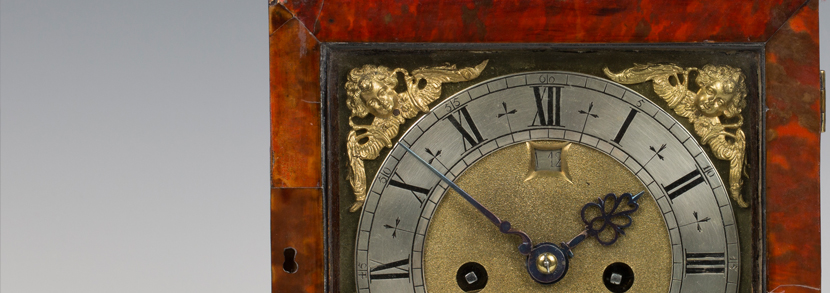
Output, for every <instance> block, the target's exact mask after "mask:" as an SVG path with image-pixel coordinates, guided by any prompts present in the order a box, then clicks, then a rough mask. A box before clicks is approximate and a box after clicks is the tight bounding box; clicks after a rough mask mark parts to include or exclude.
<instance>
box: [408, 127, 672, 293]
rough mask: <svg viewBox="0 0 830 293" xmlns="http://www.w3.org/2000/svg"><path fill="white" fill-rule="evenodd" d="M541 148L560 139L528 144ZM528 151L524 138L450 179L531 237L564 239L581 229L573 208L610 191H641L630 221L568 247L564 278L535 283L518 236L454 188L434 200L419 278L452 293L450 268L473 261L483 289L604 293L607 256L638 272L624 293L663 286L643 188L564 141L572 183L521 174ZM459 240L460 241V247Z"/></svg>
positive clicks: (599, 156) (660, 244) (651, 207)
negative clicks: (603, 238) (613, 234)
mask: <svg viewBox="0 0 830 293" xmlns="http://www.w3.org/2000/svg"><path fill="white" fill-rule="evenodd" d="M534 144H537V145H540V146H542V147H554V146H557V145H563V144H564V143H562V142H556V141H544V142H534ZM530 158H531V155H530V149H529V148H528V147H527V146H526V145H524V144H517V145H513V146H509V147H507V148H505V149H502V150H499V151H497V152H495V153H493V154H491V155H489V156H487V157H485V158H483V159H481V160H480V161H479V162H478V163H476V164H475V165H473V166H472V167H470V169H468V170H467V171H466V172H465V173H464V174H463V175H462V176H461V177H460V178H459V179H458V180H457V181H456V182H457V183H458V184H459V186H461V187H462V188H463V189H464V190H466V191H467V192H470V193H471V194H475V195H476V199H477V200H479V201H480V202H481V203H482V204H483V205H485V206H487V207H488V208H490V209H491V210H492V211H493V212H494V213H496V214H498V215H500V217H502V218H504V219H505V220H509V221H510V222H511V223H512V224H513V226H514V227H516V228H518V229H520V230H522V231H525V232H527V233H528V234H529V235H530V237H531V238H532V239H533V240H534V241H535V242H537V243H541V242H552V243H559V242H563V241H567V240H570V239H571V238H572V237H574V236H575V235H576V234H578V233H579V232H581V230H582V229H584V224H583V223H582V222H581V219H580V215H579V211H580V209H581V208H582V206H583V205H584V204H585V203H588V202H591V201H596V198H597V197H599V196H603V195H605V194H607V193H609V192H614V193H616V194H622V193H624V192H638V191H641V190H646V194H645V195H644V197H643V198H642V199H641V200H640V204H641V206H640V209H639V210H638V211H637V212H636V214H635V215H633V219H634V224H633V225H632V226H631V227H629V228H627V229H626V230H625V231H626V234H625V235H624V236H622V237H621V238H620V239H619V240H618V241H617V243H615V244H614V245H611V246H602V245H600V244H599V243H598V242H597V241H585V242H583V243H582V244H580V246H579V247H576V248H575V249H574V254H575V256H574V257H573V258H571V259H570V268H569V270H568V273H567V275H566V276H565V278H563V280H561V281H559V282H558V283H556V284H554V285H541V284H538V283H536V282H534V281H533V280H532V279H530V278H529V277H528V276H527V272H526V269H525V267H524V266H525V259H524V258H523V257H521V255H518V254H517V253H516V246H517V245H518V244H519V242H520V241H519V240H518V238H516V237H510V236H508V235H505V234H502V233H499V231H498V230H497V229H493V227H492V224H490V223H489V222H487V219H486V218H484V217H482V216H481V215H480V214H479V213H478V212H477V211H476V210H475V209H474V208H472V207H471V206H470V205H469V204H467V203H466V202H465V201H464V200H463V199H462V198H461V197H460V196H459V195H458V194H456V193H455V192H454V191H451V192H449V193H448V194H447V195H445V196H444V198H443V199H442V200H441V204H440V205H439V206H438V208H437V210H436V212H435V215H434V217H433V220H432V224H431V225H430V226H429V230H428V232H427V238H426V242H425V247H424V277H425V280H426V288H427V290H429V292H430V293H432V292H457V291H458V285H456V283H455V274H456V270H457V269H458V267H459V266H460V265H461V264H464V263H467V262H478V263H480V264H482V265H483V266H484V267H485V268H486V269H487V272H488V276H489V281H488V285H487V287H485V290H486V291H487V292H605V291H607V289H605V285H604V284H603V281H602V273H603V270H604V269H605V268H606V267H607V266H608V265H610V264H612V263H614V262H624V263H627V264H629V265H630V266H631V267H632V268H633V269H634V271H635V272H637V275H636V276H635V278H636V282H635V285H634V286H633V287H632V288H631V290H630V291H628V292H668V288H669V282H670V281H671V274H672V272H671V265H672V255H671V247H670V243H671V242H670V241H669V236H668V231H667V228H666V224H665V221H664V219H663V217H662V215H661V213H660V209H659V208H658V207H657V204H656V202H655V201H654V199H652V197H651V195H650V194H648V191H647V189H646V188H645V187H644V186H643V185H642V183H641V182H640V181H639V180H638V179H637V177H635V176H634V174H632V173H631V172H630V171H628V169H626V168H625V167H624V166H623V165H622V164H620V163H619V162H617V161H616V160H615V159H613V158H611V157H609V156H607V155H605V154H603V153H601V152H599V151H596V150H593V149H590V148H588V147H585V146H581V145H572V146H570V147H569V155H568V156H567V158H565V160H567V161H568V165H569V166H570V169H571V173H572V177H573V183H571V182H569V181H567V180H565V179H564V178H562V177H558V176H539V177H536V178H534V179H531V180H529V181H526V180H525V176H526V175H527V167H526V166H527V165H528V164H529V161H530ZM459 243H463V245H459Z"/></svg>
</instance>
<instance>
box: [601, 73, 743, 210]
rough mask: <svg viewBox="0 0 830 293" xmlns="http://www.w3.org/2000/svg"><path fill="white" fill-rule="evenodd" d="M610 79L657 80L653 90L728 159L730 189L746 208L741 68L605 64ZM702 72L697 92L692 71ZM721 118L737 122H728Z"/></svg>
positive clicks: (702, 139)
mask: <svg viewBox="0 0 830 293" xmlns="http://www.w3.org/2000/svg"><path fill="white" fill-rule="evenodd" d="M603 71H604V72H605V74H606V75H608V77H609V78H611V80H613V81H616V82H619V83H621V84H635V83H643V82H646V81H649V80H650V81H652V84H653V87H654V92H655V93H657V95H659V96H660V98H662V99H663V100H665V101H666V102H668V106H669V108H671V109H672V110H674V112H675V113H677V115H680V116H683V117H686V118H688V119H689V122H691V123H692V124H693V125H694V130H695V133H696V134H697V135H698V137H699V139H700V143H701V144H702V145H709V147H710V148H711V150H712V153H713V154H714V155H715V157H717V158H718V159H721V160H728V161H729V193H730V195H731V197H732V199H733V200H735V202H736V203H737V204H738V205H739V206H741V207H744V208H746V207H749V203H748V202H747V201H746V200H744V199H743V197H742V196H741V185H742V184H743V178H742V176H743V168H744V165H745V163H746V153H745V149H746V136H745V135H744V132H743V130H741V125H743V121H744V119H743V116H741V110H742V109H743V108H744V107H745V106H746V101H745V99H744V98H745V97H746V94H747V90H746V76H745V75H744V74H743V72H741V70H740V69H737V68H733V67H730V66H725V65H705V66H703V69H697V68H694V67H690V68H681V67H679V66H677V65H674V64H645V65H643V64H635V66H634V67H632V68H629V69H626V70H623V71H622V72H620V73H613V72H611V71H610V70H609V69H608V68H605V69H603ZM691 72H697V74H698V75H697V77H696V79H695V82H696V83H697V86H698V87H699V88H700V89H699V90H698V91H697V93H695V92H693V91H691V90H690V89H689V74H690V73H691ZM722 119H728V121H735V122H734V123H723V121H722Z"/></svg>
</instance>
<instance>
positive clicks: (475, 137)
mask: <svg viewBox="0 0 830 293" xmlns="http://www.w3.org/2000/svg"><path fill="white" fill-rule="evenodd" d="M458 115H459V116H461V117H462V118H464V120H463V121H466V122H467V127H469V128H470V131H472V132H473V134H472V135H470V132H468V131H467V129H465V128H464V126H462V125H461V123H460V122H459V121H458V120H457V119H455V116H453V115H449V116H447V120H449V121H450V123H452V126H454V127H455V129H458V132H460V133H461V136H462V137H463V138H464V141H465V143H463V145H464V151H467V143H469V144H470V147H471V148H472V147H475V146H476V145H477V144H479V143H481V142H482V141H483V140H484V138H483V137H481V132H479V131H478V128H477V127H476V124H475V123H474V122H473V118H471V117H470V112H468V111H467V108H466V107H465V108H461V109H458Z"/></svg>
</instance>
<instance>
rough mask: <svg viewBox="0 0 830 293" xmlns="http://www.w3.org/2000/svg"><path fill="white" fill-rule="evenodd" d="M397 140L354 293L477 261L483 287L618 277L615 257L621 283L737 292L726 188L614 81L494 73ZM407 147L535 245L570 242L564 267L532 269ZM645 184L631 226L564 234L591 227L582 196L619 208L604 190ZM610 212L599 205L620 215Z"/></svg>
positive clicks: (380, 181) (379, 186)
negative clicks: (542, 278)
mask: <svg viewBox="0 0 830 293" xmlns="http://www.w3.org/2000/svg"><path fill="white" fill-rule="evenodd" d="M399 144H402V145H404V146H407V147H409V148H410V149H411V150H412V151H413V152H414V153H415V155H413V154H410V153H408V152H407V151H406V150H405V149H404V147H402V146H400V145H395V146H393V148H392V150H391V152H390V154H389V155H388V156H387V157H386V159H385V161H384V162H383V164H382V165H381V166H380V168H379V169H378V172H377V175H376V176H375V179H374V181H373V182H372V183H371V185H370V187H369V188H368V191H367V193H366V199H365V204H364V206H363V210H362V212H361V218H360V223H359V225H358V233H357V241H356V250H355V254H356V255H355V272H356V284H357V290H358V292H458V291H459V290H461V291H463V290H465V288H464V285H463V284H464V283H468V284H475V283H476V282H477V281H480V280H481V279H482V275H483V273H481V267H483V269H484V270H486V272H487V275H488V276H490V277H488V281H487V282H488V284H486V285H485V286H484V290H485V291H487V290H488V288H499V289H491V290H490V291H492V290H495V291H492V292H504V291H510V292H522V291H534V290H540V289H541V290H544V291H549V292H569V291H572V288H601V287H600V286H605V283H611V284H612V285H613V284H615V283H622V282H624V281H628V277H627V276H628V271H626V270H623V269H620V268H612V265H614V264H617V263H622V264H624V265H625V267H627V268H628V269H629V270H630V271H632V273H633V275H634V280H633V285H632V286H631V287H630V292H654V290H655V289H656V290H658V291H667V292H737V289H738V275H739V272H738V270H739V267H740V266H739V265H738V263H739V258H740V253H739V248H738V236H737V230H736V228H735V219H734V216H733V212H732V207H731V205H730V202H729V195H728V192H727V187H726V186H725V185H724V183H723V182H722V181H721V179H720V177H719V176H718V174H717V172H716V171H715V170H714V168H713V166H712V163H711V162H710V161H709V159H708V158H707V156H706V155H705V153H704V152H703V150H702V149H701V147H700V146H699V145H698V144H697V142H696V140H695V139H694V138H693V137H692V136H691V135H690V134H689V132H688V131H687V130H685V128H683V127H682V126H681V125H680V124H679V123H678V122H677V121H676V120H674V118H672V116H671V115H669V114H668V113H666V112H665V111H664V110H662V109H660V108H659V107H658V106H656V105H655V104H653V103H652V102H650V101H649V100H647V99H645V98H643V97H642V96H641V95H639V94H637V93H635V92H633V91H631V90H628V89H627V88H625V87H624V86H621V85H619V84H617V83H614V82H612V81H609V80H605V79H601V78H597V77H593V76H589V75H583V74H578V73H569V72H558V71H548V72H530V73H520V74H513V75H508V76H502V77H498V78H495V79H491V80H489V81H486V82H483V83H480V84H478V85H476V86H473V87H470V88H468V89H466V90H464V91H461V92H459V93H457V94H455V95H453V96H452V97H450V98H448V99H446V100H445V101H443V102H441V103H440V104H438V105H437V106H435V107H434V108H433V109H432V110H431V111H430V112H429V113H427V114H425V115H424V116H423V117H421V118H420V119H419V120H418V121H417V122H415V124H414V125H413V126H412V127H410V128H409V130H407V132H406V133H404V134H403V136H402V137H401V139H400V141H399ZM557 144H558V145H559V146H556V145H557ZM556 150H558V153H557V152H556ZM547 154H549V156H550V157H551V159H553V158H554V157H556V156H557V155H558V157H559V160H560V162H559V163H560V164H559V166H558V167H559V169H556V168H553V167H551V166H546V167H545V166H540V162H543V163H544V160H539V156H540V155H541V156H545V155H547ZM416 156H417V157H420V158H423V159H424V160H425V161H426V163H427V164H429V165H430V166H432V167H434V168H435V169H436V170H438V172H440V173H441V175H443V176H445V177H447V178H448V179H450V180H452V181H453V182H455V183H453V184H458V185H459V186H461V187H466V188H468V189H469V190H467V192H469V194H470V195H471V196H472V197H474V198H475V199H476V200H478V201H480V202H481V203H482V204H483V205H484V206H485V207H487V208H491V209H492V212H493V213H494V214H496V215H498V216H499V217H503V219H504V220H508V221H510V222H511V223H514V225H513V228H515V229H517V230H521V231H523V232H527V234H528V235H529V236H530V239H532V240H533V245H534V247H539V246H541V245H542V244H543V243H547V244H551V245H554V246H557V247H558V248H559V249H562V250H564V251H566V252H568V251H570V252H572V253H573V256H569V257H567V258H568V260H569V263H567V264H564V265H565V266H567V268H568V271H567V273H566V274H565V275H564V276H562V277H561V279H560V280H558V281H557V282H554V283H553V284H540V283H538V282H534V281H533V279H532V278H531V276H530V275H529V274H528V271H530V270H531V269H528V268H529V267H531V266H530V265H528V264H532V263H533V262H529V261H528V256H527V255H525V254H523V253H522V251H521V249H517V246H518V245H519V244H520V243H521V242H522V241H523V240H522V238H521V237H516V236H514V235H510V234H502V233H499V230H500V228H498V227H496V226H494V225H493V224H491V223H489V222H488V220H487V218H486V217H485V216H483V215H482V214H481V213H476V212H475V211H476V209H474V208H472V206H471V205H469V204H468V205H466V206H465V205H464V202H463V200H459V198H460V197H459V194H456V193H455V192H450V191H449V190H451V188H450V184H447V183H446V182H444V181H442V180H441V178H439V176H436V174H433V173H432V172H431V171H430V170H429V169H428V168H427V166H425V165H424V164H422V163H421V162H420V161H418V158H416ZM562 161H565V162H564V163H563V162H562ZM554 165H555V164H554ZM529 174H533V176H529ZM606 179H607V180H606ZM640 191H643V192H644V195H643V196H644V197H643V198H640V199H639V200H638V202H639V204H640V206H639V209H637V210H636V211H634V212H633V213H631V214H630V222H631V223H630V224H631V225H630V226H628V227H627V228H624V230H623V229H619V230H618V231H624V235H622V234H623V233H622V232H619V233H617V232H611V234H608V233H609V232H600V233H598V234H597V235H598V236H597V237H588V239H585V240H583V241H582V244H579V245H578V246H573V245H572V246H573V247H568V245H566V244H562V243H563V242H564V243H573V242H569V241H570V240H571V239H572V238H573V237H574V236H577V235H579V234H580V233H581V232H582V231H584V230H587V229H586V226H591V225H587V224H584V223H589V222H591V217H588V218H587V219H586V216H585V215H584V214H582V213H581V209H582V208H583V207H586V206H588V205H589V203H595V204H599V205H600V206H602V208H603V210H605V211H606V212H608V213H609V214H613V213H614V211H613V209H610V208H608V207H607V206H605V205H603V204H601V201H600V200H598V199H597V198H602V199H605V200H606V203H608V202H610V201H609V200H608V199H609V197H607V196H606V194H608V193H613V194H614V195H615V196H622V195H623V194H625V193H629V195H628V196H629V198H631V194H635V193H638V192H640ZM623 202H625V200H623ZM608 206H610V205H608ZM614 206H616V205H614ZM620 206H622V205H620ZM479 211H480V209H479ZM618 220H619V219H610V218H608V221H609V222H614V223H615V224H616V225H618V226H621V227H622V226H625V223H620V222H618ZM612 230H613V229H612ZM612 230H609V231H612ZM612 236H613V238H614V239H618V241H616V242H614V241H609V239H611V238H609V237H612ZM481 237H483V238H481ZM595 238H596V239H595ZM477 240H478V241H477ZM603 242H605V243H609V242H613V243H609V245H600V243H603ZM534 251H535V250H534ZM638 253H639V254H642V255H638ZM530 256H531V257H535V255H534V254H533V253H531V254H530ZM651 258H654V259H656V261H658V262H659V263H660V264H659V265H658V264H656V263H655V264H653V265H652V264H650V263H648V262H646V260H648V259H651ZM543 263H544V262H543ZM476 264H477V265H478V266H476ZM464 265H467V267H466V269H464V268H462V267H463V266H464ZM663 265H665V266H663ZM523 266H524V267H523ZM548 268H549V269H552V268H550V267H548ZM607 268H611V269H610V270H611V274H610V275H608V276H604V273H605V271H606V269H607ZM465 270H469V272H473V274H472V275H470V274H469V272H467V271H465ZM459 272H460V273H459ZM476 272H478V273H477V274H476ZM600 272H602V273H600ZM459 276H460V278H459ZM638 277H639V278H638ZM522 278H523V279H522ZM456 279H457V280H458V282H457V286H456V287H455V288H453V287H452V280H456ZM647 282H653V283H654V284H652V283H647ZM638 285H639V287H638ZM660 288H662V289H660ZM466 289H469V288H466ZM479 289H480V288H479ZM445 290H448V291H445ZM453 290H454V291H453ZM471 290H476V289H471ZM609 290H610V289H609ZM626 290H629V289H628V288H627V289H626ZM612 291H613V290H612ZM620 292H622V291H620Z"/></svg>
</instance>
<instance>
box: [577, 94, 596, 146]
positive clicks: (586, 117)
mask: <svg viewBox="0 0 830 293" xmlns="http://www.w3.org/2000/svg"><path fill="white" fill-rule="evenodd" d="M593 109H594V102H591V103H590V104H588V110H587V111H585V110H579V114H585V122H583V123H582V131H581V133H583V134H584V133H585V126H586V125H588V117H593V118H599V115H597V114H593V113H591V110H593ZM581 138H582V135H581V134H580V139H581Z"/></svg>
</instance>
